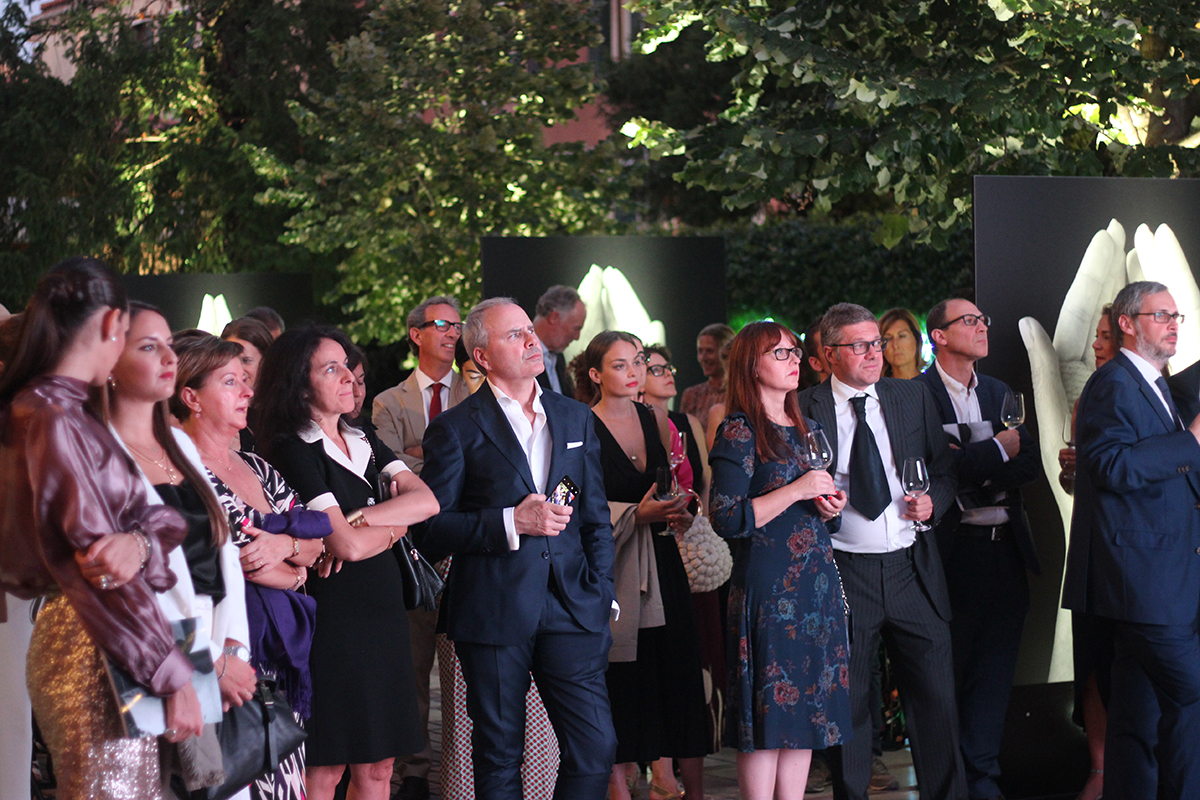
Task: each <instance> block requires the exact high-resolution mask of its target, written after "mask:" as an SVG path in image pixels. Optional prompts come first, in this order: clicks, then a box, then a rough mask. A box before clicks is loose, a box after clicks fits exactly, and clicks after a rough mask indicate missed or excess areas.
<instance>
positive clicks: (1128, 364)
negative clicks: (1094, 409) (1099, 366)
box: [1114, 353, 1175, 433]
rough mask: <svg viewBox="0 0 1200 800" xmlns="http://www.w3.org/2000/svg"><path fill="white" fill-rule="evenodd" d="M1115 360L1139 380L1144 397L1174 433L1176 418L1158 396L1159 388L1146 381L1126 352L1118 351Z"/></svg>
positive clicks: (1139, 386) (1166, 426)
mask: <svg viewBox="0 0 1200 800" xmlns="http://www.w3.org/2000/svg"><path fill="white" fill-rule="evenodd" d="M1114 360H1115V361H1116V362H1117V363H1118V364H1120V365H1121V366H1122V367H1124V368H1125V369H1126V370H1127V371H1128V372H1129V374H1130V375H1131V376H1133V379H1134V380H1135V381H1136V382H1137V386H1138V389H1140V390H1141V392H1142V397H1144V398H1146V402H1147V403H1149V404H1150V407H1151V408H1153V409H1154V413H1155V414H1157V415H1158V419H1159V421H1160V422H1162V424H1163V427H1165V428H1166V429H1167V431H1168V432H1169V433H1173V432H1174V431H1175V420H1173V419H1171V415H1170V414H1169V413H1167V409H1166V406H1164V405H1163V402H1162V398H1161V397H1159V396H1158V390H1157V389H1155V388H1154V387H1153V386H1151V385H1150V384H1148V383H1146V379H1145V378H1144V377H1143V376H1142V373H1141V371H1140V370H1138V368H1137V367H1135V366H1134V365H1133V362H1132V361H1130V360H1129V358H1128V357H1127V356H1126V355H1125V354H1124V353H1117V357H1116V358H1115V359H1114Z"/></svg>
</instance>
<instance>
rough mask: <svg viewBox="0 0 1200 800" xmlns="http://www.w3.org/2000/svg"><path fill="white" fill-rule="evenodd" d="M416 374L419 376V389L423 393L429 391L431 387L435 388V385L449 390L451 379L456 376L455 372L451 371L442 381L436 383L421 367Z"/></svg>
mask: <svg viewBox="0 0 1200 800" xmlns="http://www.w3.org/2000/svg"><path fill="white" fill-rule="evenodd" d="M415 372H416V375H417V388H419V389H420V390H421V391H422V392H423V391H425V390H426V389H428V388H429V387H430V386H433V385H434V384H435V383H440V384H441V385H442V386H445V387H446V388H447V389H449V388H450V378H451V376H452V375H453V374H454V370H450V371H449V372H447V373H446V374H445V375H443V376H442V377H441V379H440V380H436V381H435V380H434V379H433V378H431V377H429V376H428V375H426V374H425V372H424V370H422V369H421V368H420V367H417V369H416V370H415Z"/></svg>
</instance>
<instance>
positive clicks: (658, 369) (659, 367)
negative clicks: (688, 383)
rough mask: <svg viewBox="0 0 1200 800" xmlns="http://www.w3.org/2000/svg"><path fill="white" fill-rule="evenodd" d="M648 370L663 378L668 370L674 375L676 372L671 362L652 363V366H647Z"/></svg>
mask: <svg viewBox="0 0 1200 800" xmlns="http://www.w3.org/2000/svg"><path fill="white" fill-rule="evenodd" d="M646 371H647V372H649V373H650V374H651V375H653V376H654V377H656V378H661V377H662V376H663V375H666V374H667V373H668V372H669V373H671V374H672V375H675V374H676V370H675V367H674V366H672V365H671V364H651V365H650V366H648V367H646Z"/></svg>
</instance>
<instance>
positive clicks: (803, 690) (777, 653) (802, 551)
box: [709, 322, 850, 800]
mask: <svg viewBox="0 0 1200 800" xmlns="http://www.w3.org/2000/svg"><path fill="white" fill-rule="evenodd" d="M796 345H797V343H796V338H795V337H794V336H793V335H792V333H791V331H789V330H788V329H787V328H785V327H783V326H782V325H779V324H776V323H773V322H755V323H751V324H750V325H747V326H746V327H745V328H744V329H743V330H742V331H741V332H740V333H738V335H737V337H735V338H734V340H733V346H732V348H731V350H730V354H729V372H728V376H729V396H728V399H729V412H730V413H729V416H727V417H726V418H725V420H724V421H723V422H722V423H721V425H720V427H719V428H718V430H717V434H716V437H715V442H714V444H713V449H712V455H711V457H710V463H711V464H712V468H713V485H712V493H711V497H710V503H709V510H710V513H711V515H712V523H713V527H714V529H715V530H716V531H717V532H718V533H719V534H721V535H722V536H725V537H728V538H743V537H749V539H750V547H748V548H745V549H743V550H742V551H741V552H740V553H739V555H738V557H737V559H736V561H735V563H734V568H733V577H732V578H731V588H730V592H729V639H728V641H729V643H730V644H729V654H728V656H729V658H728V663H729V717H728V718H729V726H728V732H727V744H729V745H731V746H733V747H736V748H737V749H738V750H739V753H738V784H739V787H740V789H741V794H742V797H743V798H747V799H748V800H760V799H762V800H769V798H771V797H776V798H779V800H784V799H785V798H801V797H803V796H804V785H805V778H806V775H807V773H808V765H809V760H810V758H811V756H812V750H813V749H823V748H826V747H831V746H833V745H837V744H840V743H841V742H842V741H843V740H845V739H846V738H848V736H849V735H850V694H849V666H848V665H849V645H848V643H847V633H846V631H847V628H846V609H845V606H844V604H843V600H842V591H841V582H840V580H839V578H838V573H837V566H836V565H835V564H834V561H833V549H832V546H831V544H830V540H829V531H828V528H827V523H829V524H833V523H832V521H833V520H835V519H837V518H838V514H839V513H840V512H841V509H842V507H843V506H844V505H845V504H846V496H845V494H844V493H843V492H838V491H835V489H834V485H833V479H832V478H831V477H830V476H829V473H828V472H825V471H824V470H820V469H818V470H810V469H809V468H808V466H807V459H806V455H805V454H806V452H807V448H806V446H805V435H806V434H807V433H808V431H809V430H813V429H816V428H817V427H818V426H817V423H815V422H813V421H812V420H806V419H805V418H803V417H802V416H801V415H800V410H799V406H798V405H797V402H796V387H797V385H798V383H799V379H800V357H801V355H802V353H801V351H800V349H799V348H798V347H797V346H796Z"/></svg>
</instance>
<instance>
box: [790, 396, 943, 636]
mask: <svg viewBox="0 0 1200 800" xmlns="http://www.w3.org/2000/svg"><path fill="white" fill-rule="evenodd" d="M875 388H876V390H877V391H878V393H879V406H880V408H881V410H882V412H883V420H884V423H885V424H886V425H887V430H888V439H889V440H890V441H891V443H892V456H893V458H894V460H895V462H896V465H897V466H896V469H897V471H899V470H900V469H901V468H902V466H903V464H904V460H905V459H906V458H913V457H918V456H919V457H921V458H924V459H925V466H926V467H927V468H928V469H929V496H930V498H931V499H932V500H933V517H934V519H935V520H936V519H937V518H939V517H941V515H942V514H944V513H945V512H946V509H947V508H949V507H950V505H951V504H952V503H953V502H954V494H955V487H956V485H957V484H956V483H955V480H954V470H953V468H952V466H951V464H950V448H949V447H948V446H947V445H946V437H945V434H943V433H942V429H941V423H940V422H939V420H938V415H937V409H936V408H935V407H934V404H933V398H932V397H931V396H930V394H929V392H928V391H927V390H926V389H925V387H923V386H921V385H920V384H918V383H914V382H912V381H902V380H898V379H896V378H880V379H879V382H878V383H876V384H875ZM800 410H801V411H803V412H804V415H805V416H807V417H811V418H812V419H815V420H816V421H817V422H819V423H820V424H821V427H822V428H824V429H825V437H826V438H827V439H828V440H829V446H830V447H831V448H832V449H833V452H834V454H835V458H834V463H832V464H830V465H829V474H831V475H832V474H834V473H835V472H836V471H837V466H838V465H837V459H836V454H837V452H838V443H837V410H836V409H835V408H834V405H833V388H832V384H830V382H829V381H825V382H824V383H822V384H820V385H819V386H814V387H812V388H811V389H806V390H804V391H803V392H802V393H801V394H800ZM885 468H886V462H885ZM913 564H914V565H915V566H916V571H917V577H919V578H920V580H921V585H922V586H923V587H924V588H925V594H926V595H927V596H928V597H929V600H930V602H931V603H932V604H933V608H934V610H935V611H937V614H938V616H939V617H941V618H942V619H945V620H949V619H950V614H951V612H950V594H949V593H948V592H947V590H946V575H945V573H944V572H943V571H942V561H941V558H940V557H939V556H938V547H937V541H936V540H935V539H934V537H933V535H932V534H931V533H926V534H920V533H918V534H917V541H916V543H915V544H914V545H913Z"/></svg>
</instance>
